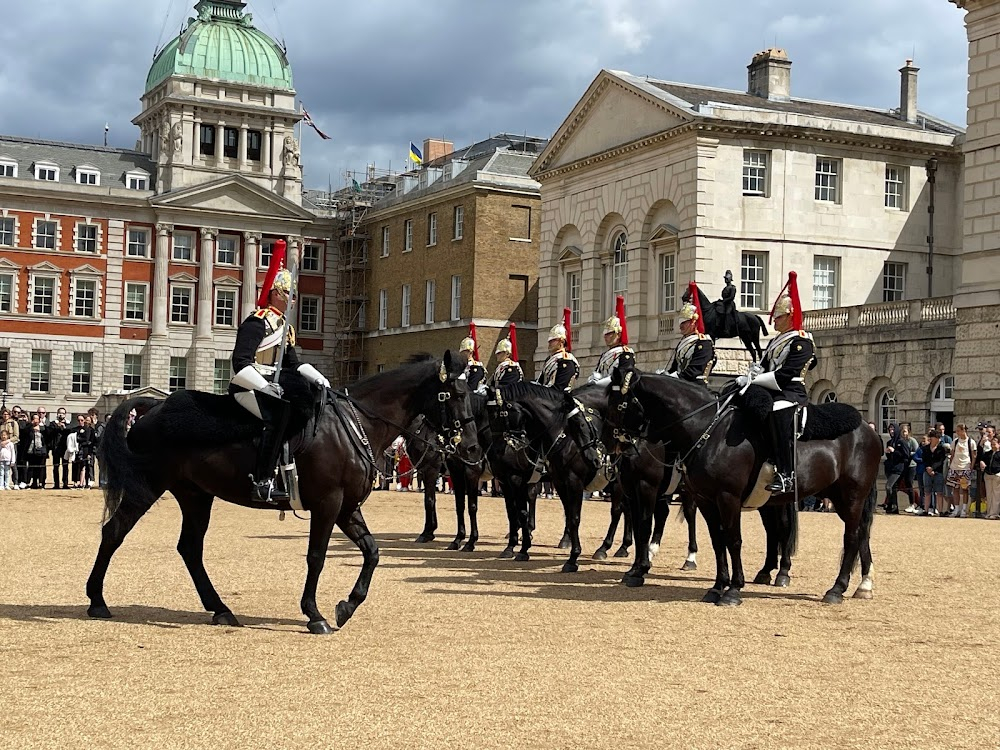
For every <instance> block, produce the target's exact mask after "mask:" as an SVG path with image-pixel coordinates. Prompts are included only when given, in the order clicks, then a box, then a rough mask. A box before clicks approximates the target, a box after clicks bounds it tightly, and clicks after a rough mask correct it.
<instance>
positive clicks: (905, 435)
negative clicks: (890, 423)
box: [899, 424, 920, 501]
mask: <svg viewBox="0 0 1000 750" xmlns="http://www.w3.org/2000/svg"><path fill="white" fill-rule="evenodd" d="M899 436H900V438H901V439H902V441H903V442H904V443H906V445H907V446H908V447H909V449H910V462H909V464H907V465H906V467H905V469H904V470H903V476H902V477H900V479H899V488H900V489H901V490H902V491H903V492H904V493H905V494H906V499H907V500H908V501H912V500H913V496H914V491H913V481H914V480H913V477H914V472H915V471H916V468H917V462H916V461H914V460H913V456H914V454H915V453H916V452H917V450H918V449H919V448H920V443H918V442H917V441H916V440H915V439H914V437H913V435H911V434H910V425H909V424H901V425H900V426H899Z"/></svg>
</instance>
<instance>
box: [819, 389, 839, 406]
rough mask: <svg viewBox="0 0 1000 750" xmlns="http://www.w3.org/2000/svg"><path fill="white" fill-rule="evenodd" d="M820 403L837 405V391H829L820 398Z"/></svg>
mask: <svg viewBox="0 0 1000 750" xmlns="http://www.w3.org/2000/svg"><path fill="white" fill-rule="evenodd" d="M819 402H820V403H821V404H835V403H837V393H836V391H827V392H826V393H824V394H823V397H822V398H820V400H819Z"/></svg>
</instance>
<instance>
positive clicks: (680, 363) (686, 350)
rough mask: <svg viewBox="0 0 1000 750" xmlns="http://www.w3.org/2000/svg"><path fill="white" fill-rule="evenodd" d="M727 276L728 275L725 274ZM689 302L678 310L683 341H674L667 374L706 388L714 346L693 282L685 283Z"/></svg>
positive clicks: (696, 287)
mask: <svg viewBox="0 0 1000 750" xmlns="http://www.w3.org/2000/svg"><path fill="white" fill-rule="evenodd" d="M726 273H727V274H729V272H728V271H727V272H726ZM688 291H689V297H690V299H692V300H694V302H693V303H692V302H685V303H684V306H683V307H681V313H680V318H681V325H680V328H681V333H682V334H683V338H681V340H680V341H678V342H677V347H676V348H675V349H674V360H673V362H671V363H670V367H668V368H667V371H666V372H667V375H670V376H672V377H675V378H679V379H680V380H686V381H688V382H690V383H701V384H702V385H704V386H706V387H707V386H708V376H709V375H711V374H712V368H713V367H715V363H716V356H715V344H714V343H713V341H712V338H711V337H710V336H708V335H706V333H705V321H704V319H703V317H702V314H701V304H700V303H699V300H698V286H697V285H696V284H695V283H694V282H693V281H692V282H691V283H690V284H688Z"/></svg>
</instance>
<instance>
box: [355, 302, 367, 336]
mask: <svg viewBox="0 0 1000 750" xmlns="http://www.w3.org/2000/svg"><path fill="white" fill-rule="evenodd" d="M367 310H368V303H366V302H359V303H358V325H357V327H358V329H359V330H362V331H363V330H364V329H365V323H367V321H368V319H367V317H366V312H367Z"/></svg>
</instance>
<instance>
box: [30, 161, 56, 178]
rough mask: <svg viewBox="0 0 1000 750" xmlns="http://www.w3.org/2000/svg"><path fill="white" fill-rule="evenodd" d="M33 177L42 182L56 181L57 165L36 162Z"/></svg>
mask: <svg viewBox="0 0 1000 750" xmlns="http://www.w3.org/2000/svg"><path fill="white" fill-rule="evenodd" d="M35 179H36V180H41V181H43V182H58V181H59V167H57V166H56V165H55V164H36V165H35Z"/></svg>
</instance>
